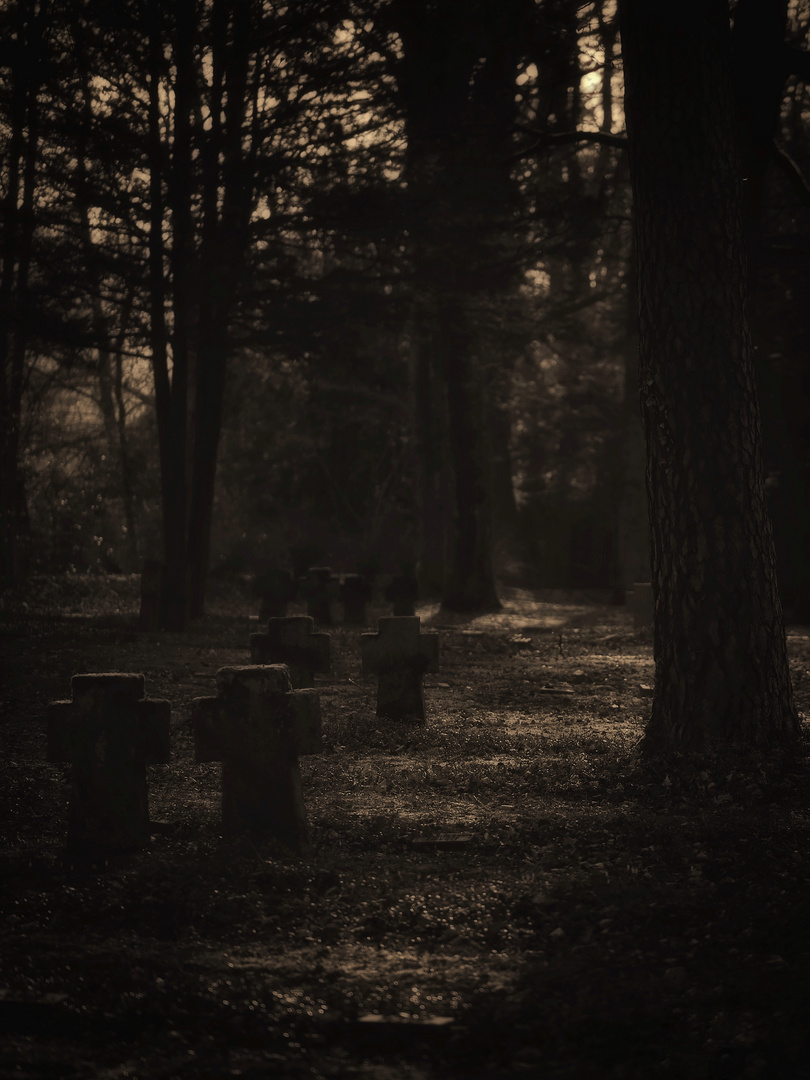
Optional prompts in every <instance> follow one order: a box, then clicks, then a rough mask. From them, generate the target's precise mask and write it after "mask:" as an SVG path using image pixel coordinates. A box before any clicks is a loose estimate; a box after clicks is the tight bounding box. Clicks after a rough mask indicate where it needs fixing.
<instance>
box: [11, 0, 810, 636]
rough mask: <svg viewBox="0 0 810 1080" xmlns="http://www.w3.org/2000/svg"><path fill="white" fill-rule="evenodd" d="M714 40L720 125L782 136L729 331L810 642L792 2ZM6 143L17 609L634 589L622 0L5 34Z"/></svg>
mask: <svg viewBox="0 0 810 1080" xmlns="http://www.w3.org/2000/svg"><path fill="white" fill-rule="evenodd" d="M777 9H781V10H782V13H783V14H784V12H785V11H786V13H787V21H786V23H784V25H782V24H780V23H779V19H778V17H777V31H778V32H777V33H776V35H775V36H774V35H773V34H772V35H771V36H769V35H768V33H766V32H765V30H767V28H768V26H769V25H770V24H769V23H768V19H769V18H770V15H769V14H768V12H769V11H770V12H771V14H773V12H774V11H776V10H777ZM752 12H753V14H752ZM732 16H733V18H734V20H735V22H734V36H733V42H734V49H735V77H736V80H737V93H738V105H739V109H740V117H741V119H740V124H741V129H742V128H744V127H745V124H746V123H748V122H749V121H750V119H751V116H753V115H759V112H761V113H762V122H763V124H764V125H765V127H766V128H768V125H769V124H770V125H771V127H772V129H773V131H774V132H775V139H774V140H773V143H772V145H770V149H769V151H768V155H769V156H768V163H767V168H765V169H764V186H763V190H762V192H761V193H760V194H761V200H760V202H759V203H758V204H757V207H756V231H757V236H756V242H755V244H752V252H755V257H753V256H752V258H751V262H752V307H753V310H752V327H753V334H754V339H755V346H756V357H757V373H758V380H759V390H760V404H761V410H762V423H763V433H764V452H765V467H766V485H767V489H768V495H769V501H770V510H771V515H772V519H773V522H774V531H775V539H776V547H777V557H778V564H779V581H780V588H781V591H782V598H783V603H784V604H785V606H786V608H787V610H788V613H789V615H791V616H792V617H794V618H796V619H803V620H806V619H808V618H810V560H808V558H807V554H806V553H807V546H808V533H810V520H809V519H808V514H809V513H810V499H809V498H808V487H809V486H810V422H808V416H810V367H809V366H808V355H810V303H808V300H810V188H808V185H807V182H806V179H805V178H806V177H807V176H810V144H809V143H808V139H807V126H808V121H809V120H810V98H808V92H807V87H806V83H805V81H804V75H803V73H802V71H801V70H800V69H799V68H797V67H796V65H795V64H794V65H793V67H792V72H793V73H788V74H786V75H785V71H786V70H787V69H785V59H784V56H785V49H786V48H787V49H790V48H791V47H792V48H793V49H796V50H800V49H802V48H804V47H805V46H806V42H807V33H808V29H809V28H810V3H808V2H806V0H797V2H791V3H790V4H788V5H787V6H786V5H784V4H781V5H780V4H771V5H768V4H759V5H757V4H751V3H749V4H746V3H745V2H741V3H740V4H738V5H736V7H735V6H732ZM746 19H747V21H746ZM752 26H753V28H754V29H753V31H752V30H751V27H752ZM780 65H781V66H780ZM777 68H778V72H777V70H776V69H777ZM783 69H784V70H783ZM775 72H776V74H775ZM774 83H778V84H779V92H778V93H777V94H776V95H774V94H773V93H770V96H769V91H768V88H769V86H772V85H773V84H774ZM752 102H753V104H752ZM771 114H773V115H771ZM0 139H2V166H1V168H2V173H1V174H0V183H1V184H2V192H1V193H0V194H1V196H2V204H1V207H0V213H1V216H0V368H1V369H2V378H1V379H0V394H2V398H0V419H1V420H2V467H1V471H2V477H1V478H0V479H1V481H2V486H1V489H0V499H1V504H0V555H1V556H2V567H1V569H2V578H3V581H4V583H5V585H6V586H7V587H15V588H22V589H24V588H25V583H26V580H27V579H28V578H29V576H30V575H31V574H34V573H51V572H65V571H67V572H73V571H77V572H87V571H98V572H113V573H130V572H135V571H137V570H139V569H140V566H141V562H142V559H143V558H144V557H157V558H160V559H161V560H162V561H164V562H165V563H166V564H168V565H169V567H170V568H173V570H174V571H175V572H176V573H177V574H179V575H180V576H183V577H184V578H185V579H186V580H188V584H189V596H190V612H191V614H192V615H194V614H200V613H201V612H202V610H203V608H204V598H205V588H206V581H207V575H208V574H209V573H212V574H254V573H258V572H260V571H262V570H263V569H265V568H267V567H270V566H275V565H283V566H286V565H289V564H290V560H291V558H292V555H291V553H297V554H298V555H300V556H302V557H303V558H304V559H305V561H312V562H315V561H325V562H331V564H332V565H333V567H334V568H336V569H338V570H343V571H354V570H357V569H358V568H362V567H371V566H376V567H377V568H378V569H379V570H381V571H383V572H387V573H394V572H396V571H397V570H398V569H399V568H400V565H401V564H402V563H403V562H404V561H408V560H414V561H416V562H418V565H419V572H420V579H421V587H422V589H423V592H424V593H425V594H430V595H435V596H437V597H439V598H441V600H442V602H443V603H444V605H445V606H446V607H448V608H456V609H470V610H475V609H480V608H483V607H487V606H492V605H494V604H497V587H496V582H497V581H501V582H507V583H511V584H525V585H529V586H560V587H586V588H591V589H595V588H600V589H607V590H610V592H611V594H612V595H615V596H616V598H620V597H621V596H622V594H623V590H624V589H625V588H627V587H631V585H632V582H633V581H638V580H648V579H649V566H648V537H647V526H646V503H645V491H644V447H643V436H642V431H641V422H640V417H639V403H638V388H637V340H636V329H635V326H636V319H635V311H636V282H635V275H634V259H633V249H632V248H633V245H632V230H631V225H630V198H631V197H630V189H629V170H628V163H627V160H626V150H625V146H624V116H623V79H622V67H621V58H620V41H619V35H618V24H617V16H616V11H615V3H614V2H613V0H597V2H595V3H585V4H575V3H571V2H570V0H502V2H499V3H498V4H492V3H487V2H485V0H469V2H464V3H462V2H455V0H357V2H348V0H347V2H342V0H301V2H299V3H296V4H290V5H286V4H283V3H266V2H261V0H172V2H169V0H121V2H118V3H116V4H114V5H111V4H108V3H103V2H100V0H55V2H47V0H39V2H38V3H30V2H26V0H22V2H19V3H5V4H3V5H2V12H0ZM768 141H769V140H768Z"/></svg>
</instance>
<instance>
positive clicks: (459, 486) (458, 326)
mask: <svg viewBox="0 0 810 1080" xmlns="http://www.w3.org/2000/svg"><path fill="white" fill-rule="evenodd" d="M466 323H467V317H466V316H465V315H462V314H461V313H459V312H456V311H453V310H447V309H445V310H444V311H443V312H442V313H440V315H439V327H440V333H441V351H442V370H443V374H444V382H445V387H446V391H445V392H446V394H447V416H448V435H449V438H448V444H449V451H450V465H451V476H452V490H453V498H452V500H451V508H452V511H451V514H450V517H449V521H448V531H449V537H448V539H449V543H448V545H447V556H448V561H447V567H446V572H445V582H444V589H443V592H442V607H443V608H446V609H447V610H449V611H485V610H488V609H492V608H499V607H500V606H501V605H500V601H499V600H498V593H497V589H496V587H495V574H494V569H493V565H492V470H491V467H490V462H491V451H490V446H489V441H488V439H487V434H488V423H487V420H488V417H487V415H486V409H485V407H484V400H483V387H482V385H481V370H480V367H481V365H480V362H478V361H479V357H478V356H477V352H476V349H475V348H474V345H473V344H472V342H471V341H470V332H469V329H468V327H467V325H466Z"/></svg>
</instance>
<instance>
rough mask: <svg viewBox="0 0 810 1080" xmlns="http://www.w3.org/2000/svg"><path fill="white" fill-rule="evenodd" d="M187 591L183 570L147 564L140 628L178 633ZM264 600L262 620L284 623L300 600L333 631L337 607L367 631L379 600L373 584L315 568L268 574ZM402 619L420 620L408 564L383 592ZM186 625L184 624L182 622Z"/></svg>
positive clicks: (261, 577)
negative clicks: (180, 608) (300, 574)
mask: <svg viewBox="0 0 810 1080" xmlns="http://www.w3.org/2000/svg"><path fill="white" fill-rule="evenodd" d="M186 592H187V589H186V588H185V583H184V571H183V569H182V568H176V567H175V568H173V569H171V568H168V567H166V566H164V565H163V564H162V563H161V562H160V561H159V560H157V559H145V560H144V564H143V571H142V574H141V607H140V614H139V617H138V626H139V628H140V629H141V630H158V629H160V628H161V626H164V627H167V628H169V629H172V628H173V626H174V624H175V623H177V625H180V623H178V622H177V620H178V618H179V615H178V613H177V612H174V614H172V611H170V610H169V609H172V610H173V608H175V607H177V605H178V604H179V603H181V601H182V598H183V596H185V594H186ZM254 592H255V594H256V595H257V596H258V597H259V618H260V619H262V620H263V619H273V618H284V617H285V616H286V615H287V608H288V605H289V604H291V603H292V602H293V601H294V600H296V599H301V600H303V601H305V602H306V605H307V614H308V615H309V616H310V618H313V619H315V621H316V622H318V623H320V624H321V625H323V626H331V625H332V624H333V622H334V619H333V617H332V613H333V605H335V604H337V603H339V604H341V605H342V606H343V621H344V623H346V624H347V625H351V626H366V625H367V618H368V616H367V609H368V605H369V604H370V603H371V601H372V599H373V598H374V592H375V586H374V582H373V580H372V579H370V578H368V577H365V576H364V575H362V574H344V575H343V579H342V580H341V578H340V577H339V576H338V575H336V574H333V573H332V569H331V567H329V566H311V567H310V568H309V570H308V571H307V573H306V575H305V576H304V577H302V578H300V579H296V578H295V577H294V575H293V573H292V571H290V570H283V569H280V568H274V569H270V570H265V571H262V572H261V573H260V574H258V575H257V576H256V579H255V581H254ZM383 596H384V598H385V600H386V602H387V603H390V604H391V605H392V613H393V614H394V615H396V616H413V615H415V614H416V601H417V600H418V598H419V585H418V583H417V580H416V577H415V575H414V573H413V571H412V570H410V569H408V567H407V564H406V566H404V567H403V570H402V572H401V573H400V574H399V575H398V576H397V577H394V578H393V579H392V580H391V581H390V582H389V583H388V584H387V585H386V586H385V587H384V589H383ZM181 621H182V620H181Z"/></svg>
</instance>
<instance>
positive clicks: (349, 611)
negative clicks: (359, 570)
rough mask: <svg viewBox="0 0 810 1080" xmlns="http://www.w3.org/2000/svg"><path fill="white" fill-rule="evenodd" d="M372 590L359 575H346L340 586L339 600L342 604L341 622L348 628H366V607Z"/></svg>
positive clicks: (367, 582) (368, 582)
mask: <svg viewBox="0 0 810 1080" xmlns="http://www.w3.org/2000/svg"><path fill="white" fill-rule="evenodd" d="M372 592H373V588H372V585H371V582H370V581H367V580H366V578H364V577H363V576H362V575H361V574H346V576H345V577H344V578H343V583H342V585H341V586H340V592H339V594H338V595H339V598H340V602H341V603H342V604H343V621H344V622H345V623H348V624H349V625H350V626H366V625H367V623H368V619H367V615H366V605H367V604H368V603H369V601H370V600H371V596H372Z"/></svg>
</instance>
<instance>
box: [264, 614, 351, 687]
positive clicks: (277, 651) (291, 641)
mask: <svg viewBox="0 0 810 1080" xmlns="http://www.w3.org/2000/svg"><path fill="white" fill-rule="evenodd" d="M250 660H251V663H253V664H286V665H287V667H288V668H289V669H290V679H291V681H292V684H293V686H294V687H295V688H296V689H297V690H299V689H303V688H306V687H309V686H314V685H315V673H316V672H325V671H328V670H329V668H330V665H331V645H330V637H329V635H328V634H316V633H315V622H314V620H313V619H311V618H310V617H309V615H293V616H291V617H290V618H288V619H268V621H267V630H266V632H265V633H263V634H251V635H250Z"/></svg>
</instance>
